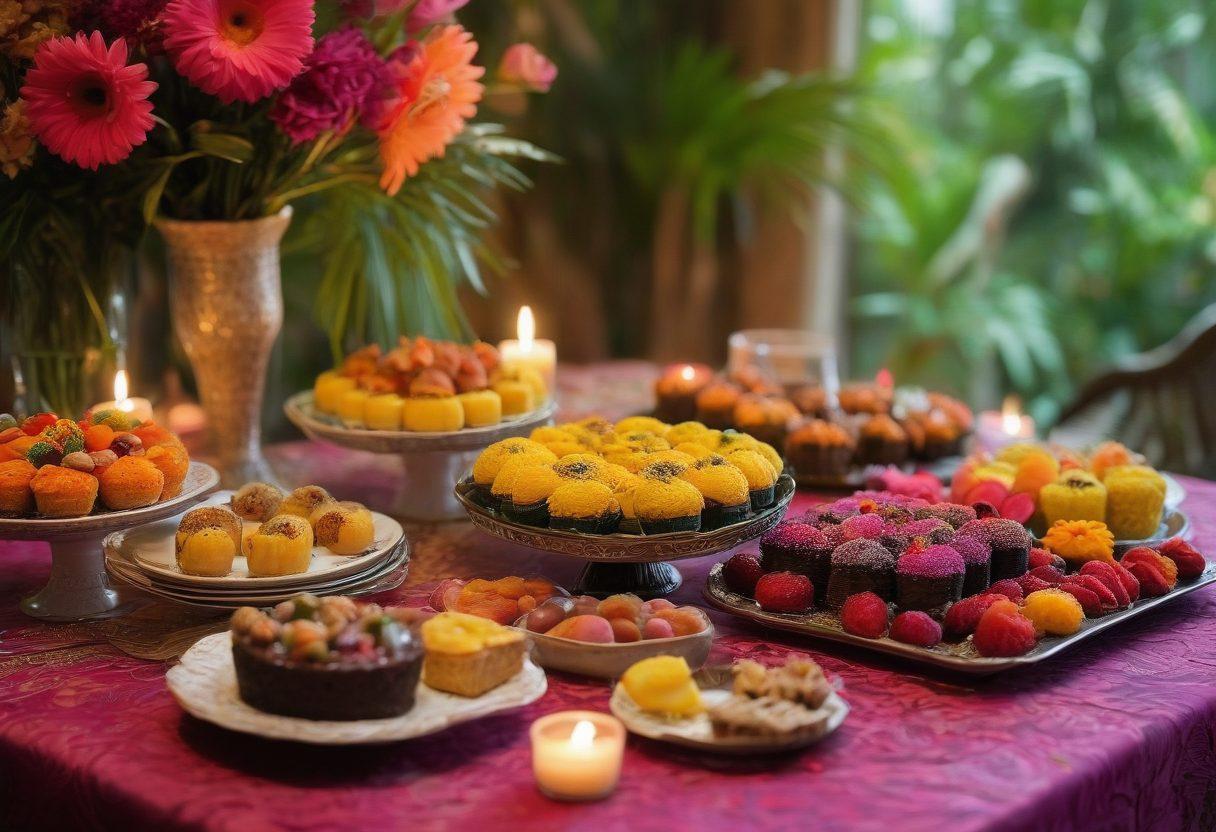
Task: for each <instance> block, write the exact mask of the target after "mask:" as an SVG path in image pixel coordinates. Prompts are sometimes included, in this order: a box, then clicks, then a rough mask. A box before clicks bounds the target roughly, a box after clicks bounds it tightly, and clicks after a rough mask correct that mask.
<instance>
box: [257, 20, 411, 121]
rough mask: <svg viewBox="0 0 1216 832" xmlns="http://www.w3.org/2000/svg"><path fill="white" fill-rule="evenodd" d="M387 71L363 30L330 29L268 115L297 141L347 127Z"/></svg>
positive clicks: (378, 86) (380, 82)
mask: <svg viewBox="0 0 1216 832" xmlns="http://www.w3.org/2000/svg"><path fill="white" fill-rule="evenodd" d="M387 75H388V71H387V69H386V67H385V65H384V63H383V62H382V61H381V60H380V58H379V56H378V55H377V54H376V50H375V48H374V47H373V46H372V44H371V42H370V41H368V39H367V38H366V37H365V36H364V35H363V33H362V32H360V31H359V30H357V29H349V28H348V29H339V30H338V31H336V32H330V33H329V34H328V35H326V36H325V37H323V38H321V39H320V40H319V41H317V48H316V49H314V50H313V53H312V54H311V55H309V56H308V57H307V58H305V59H304V71H303V72H301V73H300V74H299V75H297V76H296V77H295V80H293V81H292V82H291V85H290V86H288V87H287V89H286V90H284V91H283V94H282V95H280V96H279V100H278V101H276V102H275V105H274V108H273V109H272V110H271V113H270V117H271V119H273V120H274V122H275V124H277V125H279V128H280V129H281V130H282V131H283V132H284V133H286V134H287V135H288V136H289V137H290V138H291V140H292V141H293V142H295V143H297V144H298V143H300V142H307V141H311V140H312V139H315V138H316V137H317V136H319V135H321V133H323V132H325V131H326V130H338V131H343V130H346V129H347V128H348V127H349V126H350V125H351V123H352V122H353V121H354V119H355V117H356V116H357V115H358V114H359V113H361V112H363V109H364V106H365V104H366V103H367V100H368V96H370V95H371V94H372V93H373V92H374V91H376V90H378V89H379V88H380V86H381V85H382V84H384V83H387Z"/></svg>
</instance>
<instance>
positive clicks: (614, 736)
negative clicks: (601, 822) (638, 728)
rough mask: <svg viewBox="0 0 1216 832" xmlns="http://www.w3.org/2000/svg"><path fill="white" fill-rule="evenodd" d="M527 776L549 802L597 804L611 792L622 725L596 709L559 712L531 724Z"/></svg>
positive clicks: (622, 737) (618, 766) (617, 774)
mask: <svg viewBox="0 0 1216 832" xmlns="http://www.w3.org/2000/svg"><path fill="white" fill-rule="evenodd" d="M531 737H532V774H533V776H534V777H535V778H536V786H537V788H539V789H540V790H541V792H542V793H543V794H544V795H545V796H547V797H551V798H553V799H554V800H567V801H585V800H602V799H603V798H605V797H607V796H608V795H610V794H612V792H613V791H614V790H615V789H616V784H617V781H618V780H619V779H620V776H621V758H622V757H623V756H624V753H625V726H624V725H622V724H621V721H620V720H619V719H617V718H616V717H614V716H611V715H609V714H603V713H599V712H597V711H559V712H558V713H555V714H549V715H548V716H543V717H541V718H540V719H538V720H536V721H535V722H533V723H532V729H531Z"/></svg>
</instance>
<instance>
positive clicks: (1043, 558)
mask: <svg viewBox="0 0 1216 832" xmlns="http://www.w3.org/2000/svg"><path fill="white" fill-rule="evenodd" d="M1053 558H1055V555H1053V554H1052V553H1051V552H1049V551H1047V550H1046V549H1040V548H1038V547H1035V548H1033V549H1031V550H1030V568H1031V569H1032V570H1033V569H1035V568H1037V567H1039V566H1051V565H1052V559H1053Z"/></svg>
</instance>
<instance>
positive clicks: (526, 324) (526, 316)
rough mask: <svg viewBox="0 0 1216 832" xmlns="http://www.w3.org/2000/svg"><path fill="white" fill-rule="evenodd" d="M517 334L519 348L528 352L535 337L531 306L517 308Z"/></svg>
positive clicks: (534, 323)
mask: <svg viewBox="0 0 1216 832" xmlns="http://www.w3.org/2000/svg"><path fill="white" fill-rule="evenodd" d="M515 327H516V330H517V332H518V334H519V348H520V349H521V350H522V351H524V352H528V351H530V350H531V349H532V340H533V339H534V338H535V337H536V320H535V319H534V318H533V317H532V307H531V306H521V307H519V319H518V321H517V322H516V325H515Z"/></svg>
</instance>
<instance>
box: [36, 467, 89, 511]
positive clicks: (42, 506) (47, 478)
mask: <svg viewBox="0 0 1216 832" xmlns="http://www.w3.org/2000/svg"><path fill="white" fill-rule="evenodd" d="M30 487H31V488H32V489H33V491H34V502H35V503H36V504H37V506H38V513H39V514H42V515H43V516H45V517H79V516H81V515H82V514H88V513H89V512H90V511H92V510H93V503H94V502H96V500H97V479H96V478H95V477H93V476H92V475H91V474H86V473H84V472H83V471H76V470H73V469H71V468H63V467H60V466H58V465H43V466H42V467H41V468H39V469H38V473H37V474H35V475H34V479H33V480H31V481H30Z"/></svg>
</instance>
